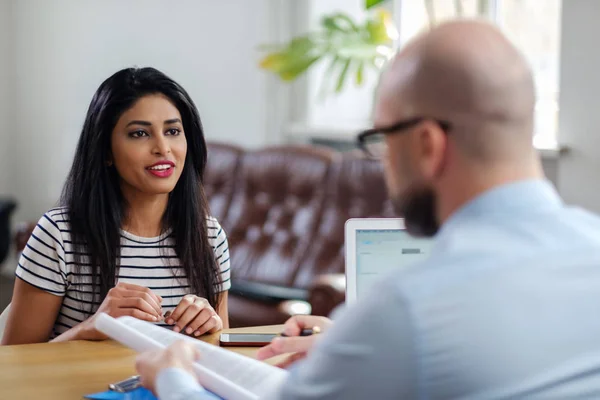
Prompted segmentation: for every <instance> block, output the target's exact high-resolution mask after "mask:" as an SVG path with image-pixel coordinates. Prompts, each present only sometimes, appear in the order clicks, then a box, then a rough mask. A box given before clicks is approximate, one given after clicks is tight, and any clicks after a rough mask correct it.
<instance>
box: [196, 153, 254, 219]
mask: <svg viewBox="0 0 600 400" xmlns="http://www.w3.org/2000/svg"><path fill="white" fill-rule="evenodd" d="M243 152H244V151H243V150H242V148H240V147H237V146H232V145H228V144H221V143H208V161H207V163H206V169H205V171H204V184H203V186H204V193H206V198H207V199H208V204H209V206H210V211H211V215H212V216H213V217H215V218H217V220H218V221H219V222H221V223H222V222H223V221H224V220H225V218H226V217H227V210H228V209H229V206H230V204H231V199H232V198H233V192H234V191H235V189H236V187H235V177H236V174H237V172H238V168H239V164H240V160H241V158H242V154H243ZM224 228H225V230H226V231H227V227H224Z"/></svg>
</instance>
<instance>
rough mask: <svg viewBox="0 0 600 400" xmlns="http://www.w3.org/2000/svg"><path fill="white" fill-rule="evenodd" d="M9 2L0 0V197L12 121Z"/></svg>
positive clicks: (5, 192)
mask: <svg viewBox="0 0 600 400" xmlns="http://www.w3.org/2000/svg"><path fill="white" fill-rule="evenodd" d="M10 10H11V2H10V0H0V196H6V195H8V194H9V187H10V182H9V179H10V174H9V171H8V168H9V166H10V161H9V154H10V150H9V149H10V141H11V138H12V136H13V135H12V133H13V121H12V120H11V119H10V118H9V116H10V114H11V113H10V101H11V97H12V88H11V79H10V77H9V72H10V68H11V58H12V57H11V42H10V28H11V22H10Z"/></svg>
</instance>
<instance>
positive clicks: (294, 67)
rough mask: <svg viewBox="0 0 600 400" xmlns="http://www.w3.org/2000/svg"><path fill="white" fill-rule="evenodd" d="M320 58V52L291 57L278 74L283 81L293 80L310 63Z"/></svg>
mask: <svg viewBox="0 0 600 400" xmlns="http://www.w3.org/2000/svg"><path fill="white" fill-rule="evenodd" d="M320 58H321V54H318V55H316V56H306V57H302V58H300V59H293V60H292V62H290V63H289V64H288V65H286V67H285V68H283V69H281V70H280V71H279V76H280V77H281V79H283V80H284V81H293V80H294V79H296V78H297V77H298V76H299V75H301V74H303V73H304V72H305V71H306V70H307V69H308V68H309V67H310V66H311V65H313V64H314V63H315V62H317V61H318V60H319V59H320Z"/></svg>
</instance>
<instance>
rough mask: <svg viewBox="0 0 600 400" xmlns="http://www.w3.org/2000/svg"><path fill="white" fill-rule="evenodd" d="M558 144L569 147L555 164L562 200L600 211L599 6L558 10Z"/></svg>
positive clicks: (575, 3)
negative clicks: (560, 30) (559, 71)
mask: <svg viewBox="0 0 600 400" xmlns="http://www.w3.org/2000/svg"><path fill="white" fill-rule="evenodd" d="M562 8H563V11H562V43H561V77H560V81H561V82H560V117H559V120H560V122H559V141H560V142H562V143H564V144H565V145H567V146H569V147H570V149H571V150H570V152H569V153H568V154H566V155H564V156H563V157H562V158H561V160H560V163H559V169H558V185H559V189H560V192H561V194H562V195H563V197H564V198H565V200H566V201H568V202H571V203H576V204H580V205H582V206H584V207H586V208H588V209H590V210H593V211H595V212H600V112H599V110H600V51H599V49H598V37H599V36H600V25H599V24H598V16H599V15H600V1H590V0H564V1H563V5H562Z"/></svg>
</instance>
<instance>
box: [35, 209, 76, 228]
mask: <svg viewBox="0 0 600 400" xmlns="http://www.w3.org/2000/svg"><path fill="white" fill-rule="evenodd" d="M38 227H40V228H43V229H51V230H56V231H58V232H61V233H62V232H68V231H69V212H68V210H67V208H66V207H56V208H52V209H50V210H48V211H46V212H45V213H44V215H42V217H41V218H40V220H39V221H38Z"/></svg>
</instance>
